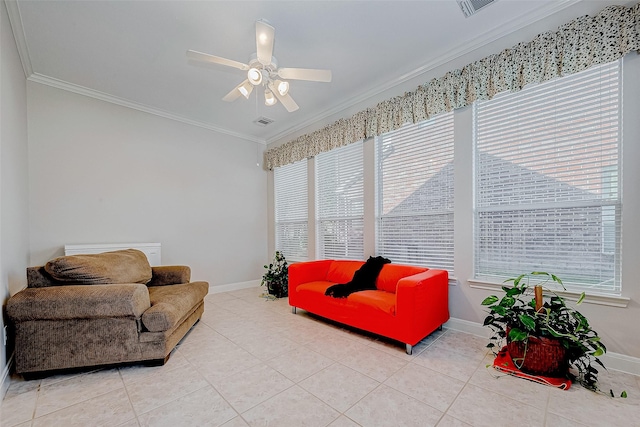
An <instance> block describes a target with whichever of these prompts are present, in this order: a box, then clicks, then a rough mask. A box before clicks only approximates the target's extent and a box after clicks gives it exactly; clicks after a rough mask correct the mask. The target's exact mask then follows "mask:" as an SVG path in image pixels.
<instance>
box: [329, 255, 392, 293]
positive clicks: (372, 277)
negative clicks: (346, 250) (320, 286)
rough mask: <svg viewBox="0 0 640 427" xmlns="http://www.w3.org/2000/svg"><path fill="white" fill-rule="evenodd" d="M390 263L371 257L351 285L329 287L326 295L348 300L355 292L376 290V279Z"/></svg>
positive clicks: (359, 270)
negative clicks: (384, 266) (383, 267)
mask: <svg viewBox="0 0 640 427" xmlns="http://www.w3.org/2000/svg"><path fill="white" fill-rule="evenodd" d="M390 262H391V261H390V260H388V259H387V258H383V257H381V256H377V257H375V258H374V257H369V259H368V260H367V262H365V263H364V264H363V265H362V267H360V268H359V269H358V270H357V271H356V272H355V273H354V274H353V279H351V281H350V282H349V283H340V284H337V285H333V286H329V287H328V288H327V290H326V291H325V293H324V294H325V295H327V296H331V297H334V298H346V297H348V296H349V295H351V294H352V293H354V292H358V291H366V290H372V289H376V279H377V278H378V274H380V270H382V266H383V265H385V264H389V263H390Z"/></svg>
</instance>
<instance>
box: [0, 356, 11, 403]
mask: <svg viewBox="0 0 640 427" xmlns="http://www.w3.org/2000/svg"><path fill="white" fill-rule="evenodd" d="M12 366H13V353H12V354H11V357H9V361H8V362H7V366H5V368H4V370H3V371H2V378H1V379H0V402H2V400H4V397H5V396H6V395H7V390H9V386H10V385H11V377H10V376H9V372H11V368H12Z"/></svg>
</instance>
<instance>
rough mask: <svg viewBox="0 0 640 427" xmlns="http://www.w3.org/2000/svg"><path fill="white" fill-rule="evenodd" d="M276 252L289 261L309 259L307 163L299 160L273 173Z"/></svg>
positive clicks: (276, 169)
mask: <svg viewBox="0 0 640 427" xmlns="http://www.w3.org/2000/svg"><path fill="white" fill-rule="evenodd" d="M273 184H274V198H275V211H276V212H275V219H276V250H278V251H280V252H282V254H283V255H284V256H285V258H287V260H290V261H304V260H306V259H307V258H308V252H307V233H308V231H307V228H308V222H309V213H308V211H307V209H308V202H307V193H308V186H307V160H306V159H305V160H301V161H299V162H296V163H291V164H289V165H286V166H281V167H279V168H275V169H274V171H273Z"/></svg>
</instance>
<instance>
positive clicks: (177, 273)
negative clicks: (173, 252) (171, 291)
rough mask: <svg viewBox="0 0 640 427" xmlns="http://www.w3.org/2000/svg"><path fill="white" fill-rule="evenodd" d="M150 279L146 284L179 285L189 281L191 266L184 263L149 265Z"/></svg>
mask: <svg viewBox="0 0 640 427" xmlns="http://www.w3.org/2000/svg"><path fill="white" fill-rule="evenodd" d="M151 273H152V277H151V281H150V282H149V283H147V286H164V285H179V284H182V283H189V282H190V281H191V268H189V267H188V266H186V265H162V266H158V267H151Z"/></svg>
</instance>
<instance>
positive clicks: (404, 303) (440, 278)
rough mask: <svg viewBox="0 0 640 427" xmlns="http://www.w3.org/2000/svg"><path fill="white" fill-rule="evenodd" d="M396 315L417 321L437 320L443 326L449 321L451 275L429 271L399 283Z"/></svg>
mask: <svg viewBox="0 0 640 427" xmlns="http://www.w3.org/2000/svg"><path fill="white" fill-rule="evenodd" d="M396 314H397V315H398V316H403V317H405V316H414V317H415V318H416V319H422V320H423V321H424V320H426V319H430V320H435V321H437V322H440V323H439V324H442V323H444V322H446V321H447V320H448V319H449V273H448V272H447V271H446V270H435V269H434V270H427V271H425V272H422V273H418V274H414V275H413V276H409V277H404V278H402V279H400V280H399V281H398V286H397V288H396Z"/></svg>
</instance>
